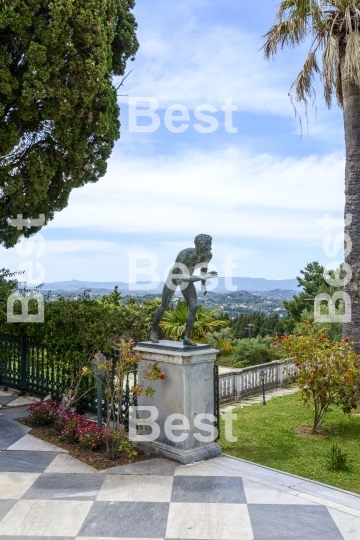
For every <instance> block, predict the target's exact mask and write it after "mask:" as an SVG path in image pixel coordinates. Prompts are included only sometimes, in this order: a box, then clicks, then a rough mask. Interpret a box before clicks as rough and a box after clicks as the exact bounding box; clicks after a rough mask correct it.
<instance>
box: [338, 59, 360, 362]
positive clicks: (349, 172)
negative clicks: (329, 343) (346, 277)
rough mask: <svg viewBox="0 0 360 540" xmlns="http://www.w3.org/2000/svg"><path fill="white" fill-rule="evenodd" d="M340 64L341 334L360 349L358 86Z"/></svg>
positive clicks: (359, 136)
mask: <svg viewBox="0 0 360 540" xmlns="http://www.w3.org/2000/svg"><path fill="white" fill-rule="evenodd" d="M341 63H342V66H341V67H342V93H343V106H344V127H345V145H346V167H345V218H346V216H349V214H351V215H352V221H351V223H348V224H346V223H345V233H347V234H348V235H349V236H350V238H351V242H352V249H351V252H350V253H349V254H348V255H347V256H346V257H345V262H346V263H347V264H348V265H349V266H350V268H351V270H352V279H351V281H350V283H348V284H347V285H345V287H344V291H345V292H346V293H348V294H349V296H350V298H351V322H348V323H344V324H343V336H344V337H346V336H347V337H349V339H350V340H351V341H354V342H355V349H356V350H357V352H360V88H359V87H358V86H356V85H355V84H354V83H352V82H351V81H350V80H349V78H348V77H347V76H345V75H344V69H343V65H344V58H343V59H342V62H341Z"/></svg>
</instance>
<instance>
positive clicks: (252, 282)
mask: <svg viewBox="0 0 360 540" xmlns="http://www.w3.org/2000/svg"><path fill="white" fill-rule="evenodd" d="M231 282H232V285H233V286H237V290H238V291H249V292H251V291H257V292H261V291H272V290H274V289H279V290H292V291H298V287H297V280H296V279H295V278H294V279H265V278H250V277H233V278H232V280H231ZM146 284H147V282H141V281H140V282H138V283H137V286H136V288H135V285H134V284H133V283H125V282H123V281H79V280H77V279H72V280H71V281H55V282H54V283H45V284H44V285H43V287H42V290H45V291H56V290H57V291H59V290H61V291H69V292H70V291H78V290H81V289H105V290H109V291H111V290H113V289H114V287H115V286H116V285H117V286H118V289H119V291H120V292H122V293H126V292H134V291H137V292H144V291H146V288H145V287H144V289H140V287H141V285H146ZM163 285H164V284H163V283H162V282H160V283H159V284H158V286H157V287H156V288H154V289H152V290H148V291H147V292H148V293H150V294H151V293H158V292H161V290H162V288H163ZM214 292H217V293H226V292H229V289H228V288H227V287H226V282H225V278H224V277H219V278H218V285H217V287H216V289H214Z"/></svg>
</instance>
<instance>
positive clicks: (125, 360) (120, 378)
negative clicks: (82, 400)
mask: <svg viewBox="0 0 360 540" xmlns="http://www.w3.org/2000/svg"><path fill="white" fill-rule="evenodd" d="M133 343H134V342H133V340H132V339H130V340H128V341H125V340H124V339H122V340H121V341H120V345H119V349H118V352H117V358H116V361H115V362H114V361H113V359H108V358H106V357H105V356H104V355H102V354H100V353H97V354H96V355H95V359H96V361H97V362H98V363H99V364H98V368H99V369H100V370H101V372H102V385H103V392H104V397H105V400H106V411H107V412H106V420H105V442H106V450H107V454H108V458H109V459H116V457H117V455H118V452H119V451H121V449H123V450H126V451H127V452H128V455H129V457H132V456H134V455H136V451H135V450H131V451H130V453H129V449H128V447H127V445H126V444H125V429H124V425H123V421H124V418H123V410H122V404H123V396H124V391H125V377H126V375H127V373H129V372H132V371H133V370H134V366H135V365H136V364H139V363H140V360H141V359H140V356H139V355H138V354H135V353H133V352H132V350H131V348H132V345H133ZM161 379H162V380H163V379H165V375H164V373H163V372H162V371H161V369H160V367H159V364H158V363H156V362H155V363H153V364H149V366H148V369H147V370H146V372H145V373H144V376H143V380H144V381H146V380H150V381H158V380H161ZM154 392H155V390H154V388H153V387H152V386H147V388H146V389H145V388H144V385H143V384H142V385H140V384H136V385H134V386H133V388H132V395H133V399H136V398H137V397H139V396H140V395H146V396H152V395H153V394H154Z"/></svg>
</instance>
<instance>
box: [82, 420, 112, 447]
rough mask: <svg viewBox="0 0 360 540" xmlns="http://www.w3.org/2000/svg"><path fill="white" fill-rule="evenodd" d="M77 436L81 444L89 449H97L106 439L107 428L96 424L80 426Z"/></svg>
mask: <svg viewBox="0 0 360 540" xmlns="http://www.w3.org/2000/svg"><path fill="white" fill-rule="evenodd" d="M77 438H78V441H79V444H80V445H81V446H83V447H84V448H88V449H89V450H95V448H98V447H99V446H100V445H101V444H102V443H103V441H104V440H105V430H104V429H103V428H101V427H99V426H96V425H95V424H90V423H89V424H88V425H86V426H83V427H78V430H77Z"/></svg>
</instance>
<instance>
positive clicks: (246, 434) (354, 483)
mask: <svg viewBox="0 0 360 540" xmlns="http://www.w3.org/2000/svg"><path fill="white" fill-rule="evenodd" d="M233 414H236V415H237V420H235V421H234V422H233V435H234V436H236V437H237V438H238V440H237V442H233V443H230V442H227V441H226V440H225V427H224V421H223V420H222V422H221V438H220V440H219V444H220V446H221V447H222V451H223V452H224V453H225V454H229V455H231V456H234V457H238V458H242V459H246V460H248V461H252V462H254V463H259V464H261V465H266V466H268V467H273V468H274V469H279V470H280V471H285V472H288V473H292V474H296V475H299V476H303V477H305V478H309V479H311V480H317V481H318V482H323V483H325V484H329V485H332V486H336V487H339V488H341V489H345V490H348V491H352V492H354V493H359V494H360V453H359V448H360V416H356V415H354V414H353V415H350V416H348V415H344V414H343V413H342V411H341V410H340V409H339V408H336V407H334V408H333V409H332V410H331V411H330V412H329V414H328V415H327V417H326V419H325V422H324V424H323V426H322V428H323V429H324V430H325V431H326V432H327V433H328V435H327V436H326V437H319V438H304V437H301V436H299V435H297V434H296V433H295V428H297V427H300V426H311V425H312V414H311V410H310V409H309V408H307V407H305V406H304V405H303V404H302V403H301V401H300V400H299V395H298V394H292V395H290V396H284V397H279V398H275V399H272V400H271V401H268V403H267V405H266V407H264V406H263V405H252V406H250V407H244V408H242V409H236V410H234V411H233ZM333 444H337V445H338V447H339V448H340V449H341V451H342V452H343V453H344V454H346V455H347V465H348V469H347V470H346V471H330V470H329V469H328V458H329V454H330V451H331V447H332V445H333Z"/></svg>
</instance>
